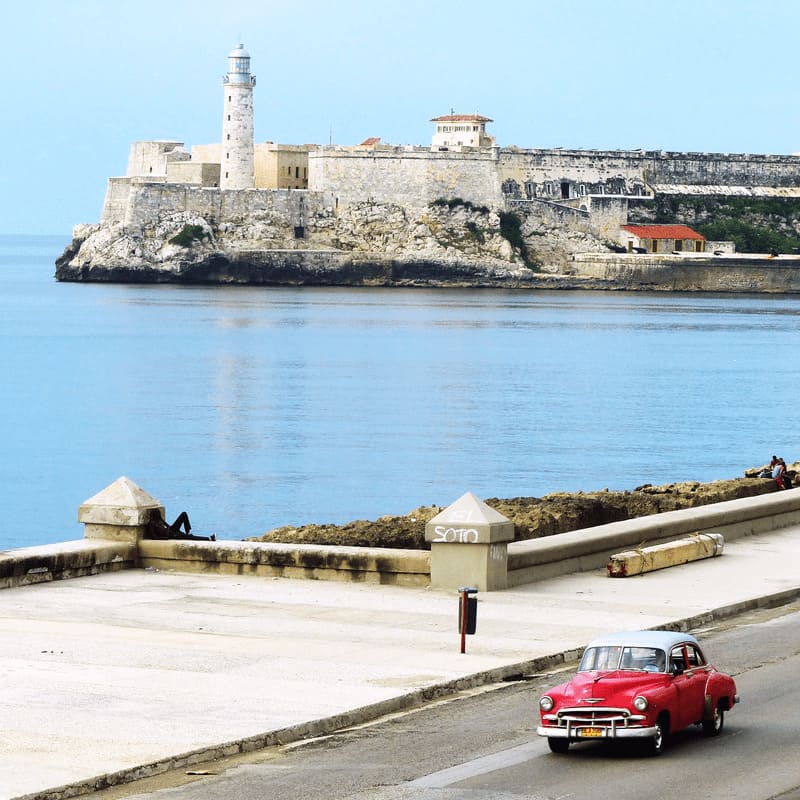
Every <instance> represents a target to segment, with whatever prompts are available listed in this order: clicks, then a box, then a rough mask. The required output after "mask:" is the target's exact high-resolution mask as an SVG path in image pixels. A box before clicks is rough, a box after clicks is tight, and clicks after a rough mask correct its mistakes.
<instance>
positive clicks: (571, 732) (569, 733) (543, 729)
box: [536, 725, 657, 742]
mask: <svg viewBox="0 0 800 800" xmlns="http://www.w3.org/2000/svg"><path fill="white" fill-rule="evenodd" d="M582 727H587V728H588V727H591V726H589V725H586V726H577V725H576V726H573V727H570V728H556V727H552V728H551V727H550V726H549V725H540V726H539V727H538V728H537V729H536V733H538V734H539V736H546V737H547V738H548V739H570V740H571V741H578V740H583V741H587V742H590V741H591V740H592V739H648V738H649V739H652V738H653V737H654V736H655V735H656V731H657V728H656V727H655V726H653V727H647V728H645V727H633V726H629V727H625V726H622V725H616V726H614V727H608V728H601V729H600V730H602V731H603V733H602V735H601V736H597V735H592V736H582V735H581V728H582ZM595 730H596V728H595Z"/></svg>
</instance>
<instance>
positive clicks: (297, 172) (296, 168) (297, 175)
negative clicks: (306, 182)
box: [294, 167, 300, 188]
mask: <svg viewBox="0 0 800 800" xmlns="http://www.w3.org/2000/svg"><path fill="white" fill-rule="evenodd" d="M294 177H295V178H299V177H300V167H295V168H294ZM298 188H299V187H298Z"/></svg>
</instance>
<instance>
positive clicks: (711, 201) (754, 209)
mask: <svg viewBox="0 0 800 800" xmlns="http://www.w3.org/2000/svg"><path fill="white" fill-rule="evenodd" d="M629 219H630V221H631V222H632V223H635V222H655V223H661V224H673V223H683V224H685V225H689V226H690V227H692V228H694V230H696V231H697V232H698V233H700V234H702V235H703V236H705V238H706V239H709V240H711V241H732V242H734V243H735V245H736V250H737V252H739V253H795V252H800V198H794V197H720V196H713V197H710V196H706V197H696V196H689V195H661V196H659V197H657V198H656V199H655V200H650V201H646V202H643V203H641V204H637V205H636V206H635V207H634V206H632V207H631V213H630V215H629Z"/></svg>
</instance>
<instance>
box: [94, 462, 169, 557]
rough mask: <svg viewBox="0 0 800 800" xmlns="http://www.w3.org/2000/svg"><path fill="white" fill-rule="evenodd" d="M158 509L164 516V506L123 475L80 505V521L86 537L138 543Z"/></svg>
mask: <svg viewBox="0 0 800 800" xmlns="http://www.w3.org/2000/svg"><path fill="white" fill-rule="evenodd" d="M155 508H157V509H159V510H160V511H161V514H162V516H163V514H164V506H163V505H162V504H161V503H159V501H158V500H156V499H155V498H154V497H152V496H151V495H149V494H148V493H147V492H145V491H144V489H142V488H141V487H139V486H137V485H136V484H135V483H134V482H133V481H132V480H130V479H129V478H126V477H124V476H123V477H121V478H117V480H115V481H114V483H112V484H110V485H109V486H106V488H105V489H103V490H102V491H100V492H98V493H97V494H96V495H94V496H93V497H90V498H89V499H88V500H86V501H84V502H83V503H82V504H81V506H80V508H79V509H78V522H82V523H83V524H84V526H85V527H84V529H83V535H84V538H86V539H113V540H115V541H118V542H134V543H138V541H139V540H140V539H141V538H142V537H143V536H144V532H145V529H146V527H147V522H148V520H149V519H150V513H151V512H152V510H153V509H155Z"/></svg>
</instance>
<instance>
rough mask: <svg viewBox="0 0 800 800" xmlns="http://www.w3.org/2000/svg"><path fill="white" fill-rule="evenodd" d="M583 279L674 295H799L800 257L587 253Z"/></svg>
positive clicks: (579, 261)
mask: <svg viewBox="0 0 800 800" xmlns="http://www.w3.org/2000/svg"><path fill="white" fill-rule="evenodd" d="M573 261H574V266H575V271H576V273H577V274H578V275H581V276H583V277H586V278H592V279H595V280H598V281H601V282H602V283H603V284H605V283H607V284H608V285H609V288H611V286H612V285H613V288H615V289H627V290H637V291H643V290H644V291H671V292H774V293H796V292H800V256H784V255H780V256H775V257H770V256H765V255H747V254H738V255H737V254H732V255H720V256H714V255H707V254H698V255H689V254H680V255H652V254H638V253H637V254H631V255H629V254H611V253H609V254H605V253H604V254H582V255H576V256H574V259H573Z"/></svg>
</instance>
